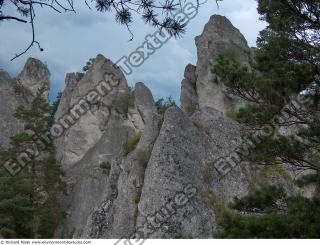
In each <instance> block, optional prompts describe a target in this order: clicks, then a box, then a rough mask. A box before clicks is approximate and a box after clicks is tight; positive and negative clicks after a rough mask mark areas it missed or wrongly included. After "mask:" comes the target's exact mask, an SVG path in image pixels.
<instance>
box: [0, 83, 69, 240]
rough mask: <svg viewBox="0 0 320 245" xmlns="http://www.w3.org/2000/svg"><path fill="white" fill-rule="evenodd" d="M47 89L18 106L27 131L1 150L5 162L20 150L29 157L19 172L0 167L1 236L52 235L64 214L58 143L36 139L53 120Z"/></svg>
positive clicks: (19, 115) (0, 156)
mask: <svg viewBox="0 0 320 245" xmlns="http://www.w3.org/2000/svg"><path fill="white" fill-rule="evenodd" d="M45 91H46V87H45V86H43V87H41V88H40V89H39V91H38V92H37V94H36V97H35V99H34V100H33V102H32V104H31V106H30V107H28V108H26V107H23V106H20V107H18V108H17V111H16V113H15V116H16V118H18V119H20V120H21V121H22V122H23V123H24V129H25V132H23V133H21V134H18V135H15V136H13V137H12V138H11V142H10V144H11V146H10V147H9V148H8V149H6V150H1V151H0V160H1V162H2V163H5V162H6V161H7V160H10V159H17V157H18V156H19V155H20V153H26V154H27V155H26V157H25V159H28V161H27V162H26V165H25V166H22V170H21V171H20V172H19V173H17V174H16V175H15V176H11V175H10V174H9V173H8V172H6V170H5V169H4V168H1V170H0V186H1V188H0V197H1V198H0V217H1V218H0V220H1V221H0V236H2V237H4V238H51V237H53V234H54V231H55V229H56V227H57V225H58V222H59V221H61V219H62V217H63V215H64V214H63V212H62V211H61V209H60V207H59V206H58V203H57V200H56V194H57V193H58V192H61V191H63V190H64V188H65V185H64V183H63V182H62V180H61V177H62V176H63V173H62V171H61V169H60V165H59V164H58V163H57V161H56V160H55V147H54V145H53V142H52V141H50V142H45V143H44V142H43V144H41V143H39V142H38V141H37V140H35V137H37V136H41V135H42V134H43V133H44V132H47V131H48V129H49V128H50V126H51V124H52V116H51V112H52V108H51V106H50V105H49V103H48V102H47V101H46V99H45V98H44V96H43V94H44V92H45Z"/></svg>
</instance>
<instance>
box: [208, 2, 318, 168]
mask: <svg viewBox="0 0 320 245" xmlns="http://www.w3.org/2000/svg"><path fill="white" fill-rule="evenodd" d="M258 3H259V5H258V11H259V13H260V14H261V15H262V19H263V20H265V21H267V23H268V24H269V25H268V27H267V28H266V29H265V30H263V31H262V32H261V33H260V36H259V38H258V42H257V44H258V49H257V51H256V52H255V58H254V62H253V63H252V64H251V65H252V67H251V68H250V69H249V68H248V67H244V66H241V65H240V63H239V62H238V61H237V60H235V59H232V58H230V57H227V56H225V55H221V56H220V57H219V59H218V63H217V64H216V65H215V66H214V68H213V70H214V72H216V73H217V74H218V75H219V76H220V78H221V79H222V80H223V81H224V82H225V84H226V85H227V87H228V89H229V91H230V92H231V93H232V94H234V95H236V96H239V97H241V98H242V99H244V100H246V101H247V102H248V106H247V107H245V108H242V109H240V110H239V111H238V112H236V113H235V114H233V116H234V118H235V119H236V120H237V121H239V122H240V123H243V124H245V125H246V126H248V128H249V129H250V134H251V135H253V133H254V132H255V133H259V131H262V130H263V129H264V126H265V125H272V126H273V127H274V128H275V134H273V135H271V136H269V137H267V138H264V139H263V140H262V141H260V143H258V144H256V145H255V148H254V150H252V151H251V154H250V155H249V156H244V157H243V158H244V159H245V160H249V161H251V162H255V163H259V164H266V165H270V164H283V163H285V164H290V165H292V166H295V167H298V168H303V169H307V168H309V169H314V170H320V162H319V160H320V155H319V150H320V123H319V122H320V108H319V98H320V97H319V96H320V93H319V91H320V41H319V40H320V3H319V1H315V0H312V1H309V0H299V1H298V0H280V1H279V0H259V1H258ZM294 98H298V99H297V100H294ZM293 101H294V103H293ZM289 126H295V127H296V128H297V129H298V130H297V133H296V135H292V136H285V135H280V134H278V130H277V129H279V128H280V127H289ZM252 131H253V132H252Z"/></svg>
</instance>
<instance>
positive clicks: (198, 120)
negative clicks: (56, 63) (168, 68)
mask: <svg viewBox="0 0 320 245" xmlns="http://www.w3.org/2000/svg"><path fill="white" fill-rule="evenodd" d="M196 45H197V49H198V62H197V65H196V66H194V65H191V64H189V65H188V66H187V67H186V70H185V78H184V80H183V81H182V89H181V109H180V108H178V107H172V108H170V109H168V110H167V111H166V113H165V114H164V115H159V114H158V113H157V110H156V107H155V102H154V99H153V96H152V93H151V92H150V90H149V89H148V88H147V87H146V86H145V85H144V84H143V83H137V84H136V85H135V87H134V88H133V89H130V88H129V87H128V83H127V80H126V78H125V76H124V75H123V73H122V72H121V70H120V69H119V68H118V67H116V66H115V65H114V64H113V63H112V61H110V60H109V59H106V58H105V57H103V56H102V55H98V56H97V57H96V59H95V61H94V63H93V65H92V67H91V68H90V69H89V70H88V71H87V72H86V73H85V74H82V73H71V74H67V75H66V88H65V90H64V92H63V95H62V98H61V101H60V104H59V107H58V110H57V113H56V115H55V121H56V123H60V124H66V127H65V130H64V132H63V134H62V135H61V136H60V137H58V138H57V139H56V140H55V145H56V148H57V159H58V160H59V161H60V162H61V165H62V167H63V169H64V171H65V174H66V175H65V182H66V183H67V186H68V193H67V195H61V197H60V203H61V206H62V208H64V209H65V210H66V213H67V215H66V217H65V219H64V220H63V221H61V224H60V226H59V227H58V229H57V231H56V235H55V236H56V237H57V238H129V237H140V238H141V237H143V238H213V237H215V234H216V231H217V230H218V229H219V227H218V221H219V218H220V216H221V212H222V211H221V207H223V206H224V205H227V204H228V203H230V202H231V201H232V200H233V198H235V197H242V196H245V195H247V194H248V193H249V192H250V191H251V190H252V189H254V188H255V187H257V186H261V185H268V184H278V185H281V186H283V187H284V189H285V190H286V192H287V193H288V194H289V195H290V194H292V193H295V192H297V191H299V190H297V189H296V187H294V185H293V181H292V176H291V175H292V174H293V173H291V172H288V171H286V170H281V171H280V170H279V169H272V168H267V169H264V168H253V166H250V165H249V164H246V163H241V164H236V165H235V166H234V168H233V169H232V171H231V172H229V173H228V174H227V175H225V176H223V175H221V174H220V173H219V171H217V169H216V168H215V164H214V163H215V162H217V161H218V160H219V159H224V158H225V157H228V156H230V155H231V154H232V153H234V152H235V150H236V149H237V148H238V147H239V146H240V145H241V143H242V141H243V139H242V138H241V135H240V131H241V126H240V125H239V124H237V123H236V122H234V121H232V120H231V119H229V118H227V117H226V116H225V115H224V114H225V113H226V112H227V111H228V110H231V109H235V108H238V107H239V106H242V105H243V102H241V101H239V100H237V99H235V98H233V97H232V96H230V95H229V94H228V92H227V90H226V89H225V87H224V85H223V83H222V82H221V81H220V80H219V78H218V77H217V76H216V75H215V74H213V73H212V71H211V67H212V65H213V64H214V63H215V62H216V59H217V57H218V55H219V54H222V53H229V54H232V55H233V57H235V58H237V59H238V60H239V61H240V62H241V63H242V64H245V65H248V66H250V62H251V61H250V60H251V53H252V52H251V49H250V48H249V47H248V45H247V42H246V40H245V38H244V37H243V35H242V34H241V33H240V32H239V30H237V29H236V28H234V27H233V26H232V24H231V23H230V21H229V20H227V19H226V18H225V17H222V16H212V17H211V18H210V20H209V22H208V23H207V25H206V26H205V28H204V31H203V33H202V35H201V36H199V37H197V38H196ZM49 74H50V73H49V71H48V70H47V69H46V67H45V65H43V64H42V63H41V62H40V61H37V60H35V59H30V60H28V62H27V64H26V66H25V68H24V71H23V72H22V73H21V74H20V75H19V77H18V78H16V79H14V78H11V77H10V76H9V75H8V74H7V73H6V72H4V71H2V70H1V71H0V86H1V89H0V93H1V95H0V100H1V101H0V102H1V103H0V115H1V117H2V120H1V125H0V129H1V131H0V132H1V133H0V143H1V144H2V145H3V146H6V145H7V144H8V137H9V136H11V135H12V134H13V133H16V132H19V130H22V125H20V124H19V122H18V121H17V120H16V119H15V118H14V117H13V112H14V110H15V108H16V107H17V106H18V105H20V104H28V103H30V100H31V99H32V98H33V96H34V94H35V92H36V90H37V89H38V88H39V87H40V86H41V84H48V82H49ZM108 74H112V77H111V78H110V77H108V78H106V75H108ZM110 79H111V80H110ZM106 80H108V81H109V82H111V84H112V83H114V84H115V83H116V82H117V84H118V86H116V87H114V89H113V90H111V91H110V92H108V93H107V94H106V95H105V96H103V97H101V100H98V101H96V102H95V103H92V104H91V106H90V108H89V109H88V110H87V111H85V112H83V113H81V114H82V115H81V116H79V118H77V120H75V119H74V118H73V119H74V120H73V122H70V118H69V117H68V115H69V113H70V111H71V108H74V106H75V105H76V104H77V103H79V101H81V99H82V98H84V97H87V94H88V93H90V91H91V92H92V91H96V90H97V86H99V83H100V82H101V81H106ZM18 83H22V85H23V86H21V87H23V88H24V87H26V88H29V90H24V92H23V93H22V94H21V93H20V92H19V91H17V88H18V87H17V84H18ZM18 92H19V93H18ZM79 113H80V112H79ZM133 139H136V143H137V144H136V145H134V147H131V148H130V150H128V149H126V148H125V147H124V145H126V144H128V142H130V141H133ZM309 192H312V190H310V191H309ZM191 194H192V195H191Z"/></svg>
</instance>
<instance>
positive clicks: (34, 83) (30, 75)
mask: <svg viewBox="0 0 320 245" xmlns="http://www.w3.org/2000/svg"><path fill="white" fill-rule="evenodd" d="M16 80H17V82H20V83H21V84H22V85H23V86H24V87H25V88H28V90H30V92H31V93H32V95H33V96H35V95H36V93H37V92H38V89H39V88H41V87H42V86H46V88H47V89H48V91H47V92H46V94H45V96H46V98H48V96H49V91H50V72H49V70H48V67H47V66H46V65H45V64H44V63H42V62H41V61H40V60H37V59H34V58H29V59H28V60H27V62H26V64H25V65H24V68H23V70H22V72H21V73H20V74H19V76H18V77H17V78H16Z"/></svg>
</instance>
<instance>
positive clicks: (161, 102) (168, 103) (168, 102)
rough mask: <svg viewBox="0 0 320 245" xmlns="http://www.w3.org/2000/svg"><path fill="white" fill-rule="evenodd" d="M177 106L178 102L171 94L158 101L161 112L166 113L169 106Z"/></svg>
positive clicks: (157, 105)
mask: <svg viewBox="0 0 320 245" xmlns="http://www.w3.org/2000/svg"><path fill="white" fill-rule="evenodd" d="M172 106H176V102H175V101H174V100H173V99H172V97H171V96H169V97H167V98H166V99H163V98H161V99H159V100H158V101H157V102H156V108H157V111H158V113H159V114H162V115H163V114H164V113H165V112H166V110H167V109H168V108H169V107H172Z"/></svg>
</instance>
